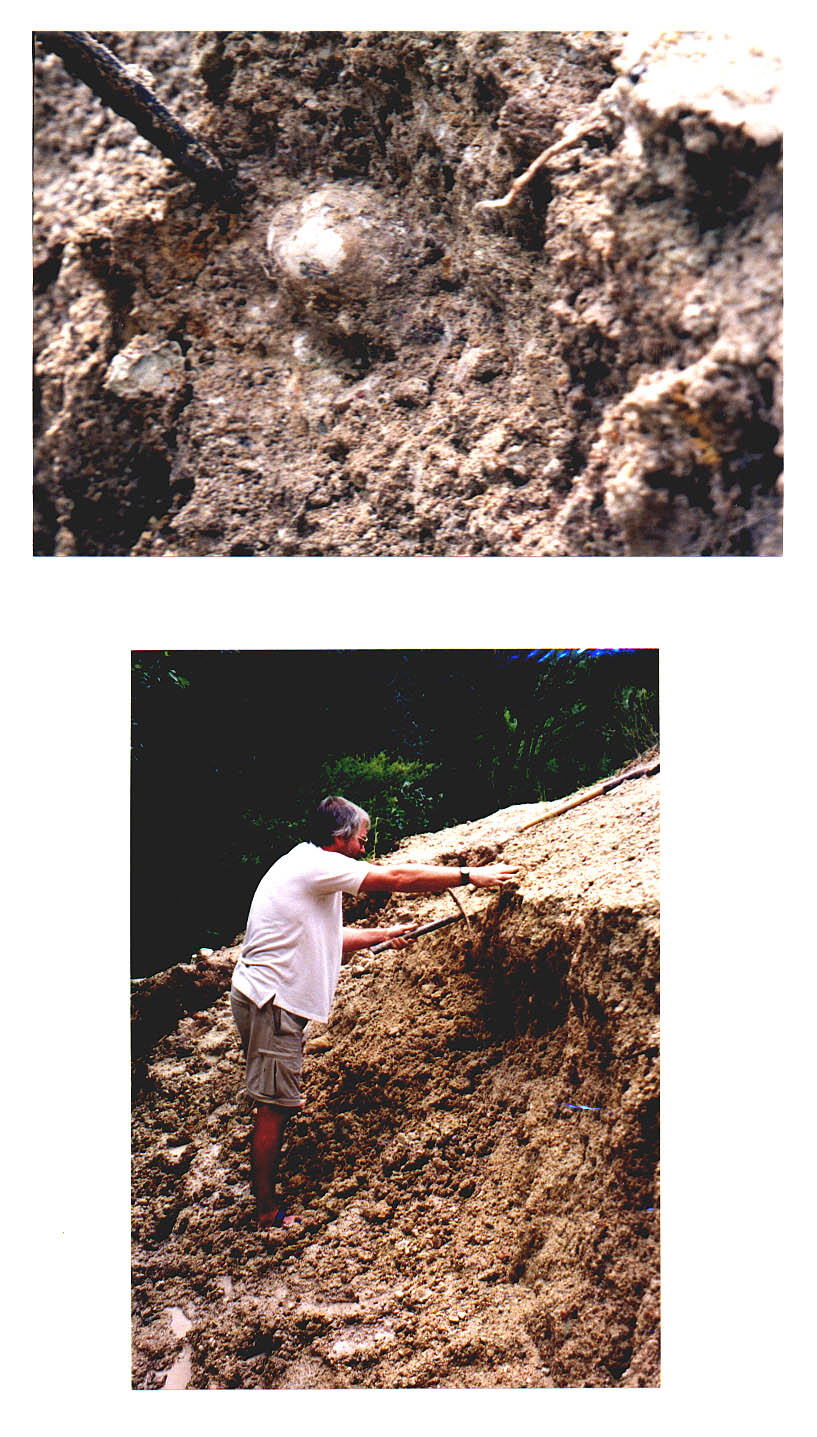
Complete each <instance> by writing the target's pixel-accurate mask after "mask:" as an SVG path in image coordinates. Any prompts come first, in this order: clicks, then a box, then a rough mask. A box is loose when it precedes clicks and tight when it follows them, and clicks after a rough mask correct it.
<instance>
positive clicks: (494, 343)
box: [34, 31, 783, 557]
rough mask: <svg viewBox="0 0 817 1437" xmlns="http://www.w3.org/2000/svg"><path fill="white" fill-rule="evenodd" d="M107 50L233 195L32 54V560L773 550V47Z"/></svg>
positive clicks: (263, 45) (688, 37) (776, 146)
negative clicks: (209, 198) (232, 208)
mask: <svg viewBox="0 0 817 1437" xmlns="http://www.w3.org/2000/svg"><path fill="white" fill-rule="evenodd" d="M100 38H101V39H102V40H103V41H104V42H105V43H106V44H107V45H108V46H109V47H110V48H112V49H113V50H114V51H115V52H116V53H117V55H118V56H119V57H120V58H121V60H122V61H123V62H125V63H128V64H132V65H135V66H137V67H141V69H142V70H143V71H144V72H145V74H146V77H147V78H148V79H149V80H150V83H151V84H152V86H153V88H154V89H155V92H156V93H157V95H158V96H159V98H160V99H161V100H162V101H164V102H165V103H166V104H167V105H168V106H169V107H170V108H171V110H172V111H173V112H174V114H176V115H177V116H178V118H179V119H180V120H182V121H184V122H186V123H187V124H188V125H190V126H191V127H192V128H193V129H194V130H195V132H196V133H197V134H198V135H200V136H201V138H202V139H203V140H204V141H205V142H206V144H207V145H208V146H209V147H210V148H211V149H212V150H214V151H215V152H216V153H217V154H218V155H219V156H220V157H221V158H222V160H224V161H225V162H226V163H228V164H229V165H231V166H232V167H233V169H234V172H235V175H236V179H237V183H238V185H239V187H240V189H241V192H242V194H243V202H242V204H241V206H240V208H239V209H238V211H237V212H235V213H229V212H227V211H222V210H220V209H219V207H218V206H217V205H208V204H206V203H204V202H203V200H202V199H200V198H199V196H198V195H197V193H196V190H195V187H194V185H193V184H192V182H190V181H188V180H187V179H185V178H184V177H183V176H182V175H180V174H179V173H178V172H177V171H176V170H175V169H174V168H173V167H172V165H171V164H170V162H169V161H168V160H166V159H164V158H163V157H162V156H161V155H160V154H159V153H158V151H156V150H154V149H153V148H151V146H150V145H149V144H148V142H147V141H146V140H144V139H142V138H141V137H140V136H139V135H137V134H136V132H135V131H134V129H133V128H132V127H131V126H130V125H129V124H128V122H127V121H125V120H124V119H121V118H118V117H117V116H115V115H114V114H113V113H112V112H111V111H109V110H105V109H103V107H102V105H101V104H100V102H99V101H98V100H96V99H95V98H94V96H93V95H92V93H91V92H90V90H89V89H88V88H87V87H86V86H84V85H83V84H82V83H81V82H80V81H77V80H74V79H72V78H71V77H70V76H69V75H68V74H67V73H66V71H65V69H64V68H63V66H62V64H61V62H60V60H59V59H58V58H57V57H56V56H55V55H51V54H46V53H45V52H44V51H43V50H42V48H41V47H39V46H38V47H36V49H35V66H34V71H35V170H34V266H35V268H34V283H35V407H36V432H35V509H36V527H35V552H36V553H38V554H40V555H59V556H70V555H135V556H154V557H156V556H168V557H173V556H196V555H233V556H254V555H259V556H266V555H312V556H314V555H341V556H345V555H364V556H365V555H381V556H382V555H436V556H469V555H482V556H490V555H503V556H523V557H525V556H566V555H641V554H668V555H733V554H734V555H768V554H778V553H780V551H781V544H782V539H781V522H782V466H783V460H782V429H783V420H782V349H781V309H782V277H781V271H782V265H781V255H782V198H781V195H782V174H781V163H782V162H781V153H782V132H781V123H780V63H779V61H778V60H777V59H776V57H775V56H774V55H771V54H768V53H766V52H764V51H763V50H762V49H758V48H752V46H751V45H750V44H749V42H748V41H747V40H746V39H745V38H738V37H736V38H732V39H730V38H729V37H724V36H715V35H705V34H693V33H684V32H673V33H672V34H669V35H662V34H657V33H656V34H654V35H652V36H650V35H639V36H628V35H624V34H619V33H613V32H591V31H581V32H547V33H536V32H525V33H504V32H491V33H488V34H478V33H474V34H472V33H459V32H457V33H448V32H435V33H432V34H422V33H399V32H391V31H389V32H384V33H357V32H355V33H352V32H349V33H343V32H331V33H323V32H304V33H286V34H279V33H271V32H243V31H239V32H209V31H208V32H196V33H193V32H176V31H173V32H138V31H134V32H128V33H113V32H100ZM560 140H568V141H569V143H568V144H567V145H566V146H562V148H560V149H559V150H558V151H557V152H556V153H555V154H554V155H553V157H552V158H551V160H549V161H548V163H547V164H545V165H544V166H543V167H541V168H540V169H539V170H538V171H537V173H536V174H535V175H534V176H533V178H532V179H531V181H530V182H529V183H528V184H527V185H526V186H525V187H524V188H523V189H522V190H521V192H520V193H519V194H518V195H517V197H516V198H515V199H514V200H513V202H512V203H511V204H509V205H508V206H507V207H505V208H502V209H485V208H479V206H480V204H481V202H483V201H485V200H494V199H496V198H498V197H501V196H503V195H505V194H506V193H507V191H508V190H509V187H510V185H511V183H512V182H513V180H514V179H515V178H516V177H517V176H519V175H521V174H522V173H523V172H524V171H525V170H526V168H527V167H528V166H529V165H530V164H531V163H532V161H534V160H535V159H536V157H537V156H538V155H539V154H540V153H542V151H543V150H545V149H547V148H548V147H550V146H551V145H555V144H557V143H558V142H559V141H560Z"/></svg>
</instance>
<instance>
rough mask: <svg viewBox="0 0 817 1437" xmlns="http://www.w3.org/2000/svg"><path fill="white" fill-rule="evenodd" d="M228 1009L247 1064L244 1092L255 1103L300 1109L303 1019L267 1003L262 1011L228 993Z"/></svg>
mask: <svg viewBox="0 0 817 1437" xmlns="http://www.w3.org/2000/svg"><path fill="white" fill-rule="evenodd" d="M230 1007H231V1008H232V1010H233V1018H234V1019H235V1025H236V1027H237V1029H238V1033H239V1037H240V1038H241V1047H242V1049H243V1052H244V1057H245V1058H246V1060H247V1092H248V1093H249V1095H250V1097H251V1098H252V1099H253V1100H254V1101H255V1102H256V1103H272V1104H274V1106H275V1107H276V1108H290V1109H295V1108H302V1107H303V1103H304V1100H303V1097H302V1095H301V1068H302V1066H303V1056H304V1041H305V1039H304V1028H305V1027H306V1024H307V1019H306V1018H301V1017H299V1016H298V1014H297V1013H289V1012H287V1010H286V1008H279V1007H277V1005H276V1004H275V1002H274V1001H273V999H270V1001H269V1002H268V1003H265V1004H264V1006H263V1007H262V1008H259V1007H258V1006H257V1004H255V1003H253V1002H252V1001H251V999H249V998H247V997H245V996H244V994H243V993H239V991H238V989H237V988H231V989H230Z"/></svg>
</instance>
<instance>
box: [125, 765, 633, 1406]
mask: <svg viewBox="0 0 817 1437" xmlns="http://www.w3.org/2000/svg"><path fill="white" fill-rule="evenodd" d="M659 781H660V780H659V776H658V775H657V774H656V773H653V774H651V775H649V776H645V777H642V778H638V779H635V780H632V781H629V782H627V783H624V784H622V785H621V786H620V787H618V788H616V789H614V790H613V791H611V792H610V793H607V794H605V795H603V796H600V797H597V798H594V799H592V800H590V801H588V802H587V803H585V804H583V805H582V806H580V807H577V808H575V809H574V810H572V811H571V812H569V813H565V814H563V815H561V816H559V817H556V818H554V819H553V820H551V821H550V822H546V823H542V824H538V825H537V826H535V827H533V828H529V829H527V830H526V832H524V833H520V829H521V827H522V824H523V823H525V822H526V821H528V820H529V819H531V818H533V817H537V816H538V815H540V814H541V813H543V812H545V811H546V808H545V807H544V806H543V805H522V806H517V807H514V808H510V809H506V810H504V811H502V812H500V813H497V814H494V815H492V816H490V817H488V818H485V819H482V820H480V821H478V822H474V823H469V824H464V825H462V826H461V827H458V828H454V829H450V830H448V831H446V832H443V833H438V834H434V835H428V836H425V837H423V838H417V839H413V840H411V841H410V842H407V843H405V844H404V845H402V847H401V849H400V850H399V852H400V853H401V855H402V856H403V857H404V858H410V859H414V860H417V861H433V862H434V861H436V862H457V861H463V862H470V863H477V862H480V861H483V862H484V861H489V860H490V857H491V855H496V854H501V855H502V857H503V859H505V860H507V861H508V862H512V863H516V864H518V865H519V866H520V870H521V872H520V877H519V882H518V885H517V886H516V887H515V888H514V889H509V890H505V891H503V892H502V893H493V894H492V893H489V892H487V891H483V892H480V891H478V890H472V891H467V892H466V891H465V890H461V893H462V894H463V901H464V903H465V906H466V908H467V912H468V920H469V921H468V923H467V924H466V923H465V922H463V921H461V922H459V923H457V924H454V925H452V926H450V927H448V928H443V929H441V930H439V931H438V932H436V933H433V934H430V935H428V936H427V937H424V938H421V939H417V940H416V941H415V943H414V944H413V945H411V946H410V947H409V948H407V949H405V950H404V951H403V952H402V953H399V954H398V953H394V952H391V951H388V952H386V953H383V954H379V955H376V956H373V955H371V954H369V953H360V954H357V955H354V957H353V959H352V961H351V962H350V963H349V964H347V965H346V966H345V967H344V968H343V970H342V972H341V980H340V984H339V988H338V994H337V997H336V1001H335V1006H334V1009H333V1011H332V1014H331V1017H330V1021H329V1023H328V1024H326V1025H322V1024H317V1023H310V1024H309V1026H308V1028H307V1038H308V1042H307V1056H306V1064H305V1072H304V1085H305V1091H306V1098H307V1101H306V1107H305V1109H304V1110H303V1111H302V1112H301V1113H300V1114H299V1115H298V1116H297V1118H296V1119H294V1120H293V1123H292V1124H291V1127H290V1134H289V1137H288V1142H287V1146H286V1149H285V1155H284V1162H283V1166H282V1173H281V1185H282V1188H283V1190H284V1193H285V1197H286V1200H287V1203H288V1205H289V1208H290V1210H291V1211H293V1212H295V1213H298V1214H299V1215H300V1216H301V1218H302V1224H301V1226H300V1228H298V1229H297V1230H293V1229H287V1230H285V1231H282V1232H279V1233H276V1234H275V1235H274V1236H273V1237H272V1238H271V1239H269V1240H268V1241H266V1242H265V1241H262V1239H261V1238H260V1237H259V1235H258V1234H257V1232H256V1231H255V1228H254V1213H253V1202H252V1195H251V1189H250V1182H249V1152H248V1139H249V1130H250V1120H251V1114H250V1110H249V1107H248V1103H247V1099H246V1095H245V1092H244V1088H243V1061H242V1058H241V1053H240V1048H239V1044H238V1039H237V1034H236V1032H235V1029H234V1026H233V1022H232V1018H231V1014H230V1009H229V1000H228V995H227V990H228V987H229V983H230V975H231V972H232V968H233V965H234V963H235V959H236V957H237V955H238V951H239V950H238V948H232V949H225V950H222V951H221V952H219V953H216V954H214V955H212V956H209V955H208V956H199V957H198V958H197V959H196V960H194V961H193V962H191V963H187V964H184V965H180V966H178V967H176V968H174V969H171V970H169V971H168V972H166V973H164V974H159V975H157V976H155V977H153V978H147V979H142V980H139V981H138V982H136V983H134V985H133V987H134V993H133V1033H134V1060H135V1061H134V1070H135V1097H134V1113H133V1217H134V1240H133V1384H134V1386H135V1387H136V1388H148V1389H151V1388H153V1389H155V1388H160V1387H171V1388H172V1387H189V1388H211V1389H212V1388H339V1387H344V1388H350V1387H363V1388H409V1387H410V1388H422V1387H425V1388H467V1387H491V1388H501V1387H515V1388H520V1387H540V1388H542V1387H655V1386H657V1385H658V1383H659V1238H658V1232H659V1193H658V1130H659V1077H658V1067H659V1032H658V1021H659V1014H658V1006H659V999H658V992H659ZM249 896H250V895H248V899H249ZM453 911H454V905H453V904H452V903H451V899H450V897H449V895H448V894H442V895H439V896H436V897H429V896H425V897H412V898H406V897H402V898H401V897H399V896H394V897H388V898H385V901H381V902H380V903H379V904H378V905H377V906H376V907H375V906H374V904H373V900H369V904H368V906H367V904H366V903H365V902H357V903H353V904H351V905H350V907H349V910H348V912H347V914H346V921H347V922H351V923H355V922H360V921H364V922H365V921H366V920H367V919H368V920H370V919H371V918H372V917H373V915H374V913H375V912H377V915H378V921H381V920H383V921H389V922H394V921H397V922H399V921H404V920H414V919H419V920H422V921H425V920H432V919H435V918H438V917H444V916H447V915H448V914H450V913H452V912H453Z"/></svg>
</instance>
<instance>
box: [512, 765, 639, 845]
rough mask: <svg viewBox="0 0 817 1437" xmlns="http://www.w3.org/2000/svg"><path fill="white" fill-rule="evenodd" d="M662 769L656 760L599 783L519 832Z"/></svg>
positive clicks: (533, 821)
mask: <svg viewBox="0 0 817 1437" xmlns="http://www.w3.org/2000/svg"><path fill="white" fill-rule="evenodd" d="M660 767H661V760H660V759H655V760H654V762H653V763H648V764H645V765H644V767H643V768H631V769H628V771H627V773H620V774H618V775H617V776H616V777H615V778H606V779H605V780H604V782H603V783H597V784H596V785H595V787H594V788H588V790H587V792H586V793H581V794H579V796H578V798H569V799H568V800H567V802H566V803H560V804H557V806H556V807H555V808H551V809H550V811H549V812H548V813H542V814H540V816H539V817H538V818H532V819H531V820H530V822H529V823H523V824H522V827H521V828H520V829H519V830H518V831H519V833H524V832H525V829H526V828H533V827H534V826H535V825H536V824H537V823H544V822H545V821H546V820H547V819H548V818H558V817H559V815H560V814H562V813H568V812H569V811H570V809H571V808H578V806H579V804H580V803H588V802H589V801H590V799H591V798H600V797H601V795H602V794H603V793H609V792H610V790H611V789H613V788H618V786H619V784H620V783H626V781H627V779H628V778H647V777H648V776H649V775H650V774H652V773H657V772H658V770H659V768H660Z"/></svg>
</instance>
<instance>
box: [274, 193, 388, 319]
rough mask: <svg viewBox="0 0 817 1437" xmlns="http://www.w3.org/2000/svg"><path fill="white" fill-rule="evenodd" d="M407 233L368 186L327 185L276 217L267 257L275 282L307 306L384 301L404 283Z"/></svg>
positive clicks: (278, 211) (291, 203) (288, 204)
mask: <svg viewBox="0 0 817 1437" xmlns="http://www.w3.org/2000/svg"><path fill="white" fill-rule="evenodd" d="M407 239H408V236H407V233H406V230H405V229H404V227H403V225H402V224H401V223H400V221H399V220H397V219H395V218H393V217H392V216H391V215H389V214H388V213H387V212H386V210H385V208H384V200H383V197H382V196H381V195H378V194H377V192H376V191H374V190H373V189H371V188H370V187H369V186H368V185H342V184H334V185H326V186H324V187H323V188H322V189H320V190H316V191H315V192H314V193H313V194H311V195H307V196H306V198H305V199H303V200H288V201H286V202H285V203H284V204H282V205H279V206H278V208H277V209H276V210H275V211H274V212H273V215H272V219H271V221H270V226H269V229H268V231H267V253H268V255H269V258H270V261H271V264H272V268H273V271H274V274H275V278H276V279H277V280H278V281H279V283H281V284H282V286H283V287H284V288H285V289H287V290H288V291H289V292H290V293H291V294H292V295H293V296H295V297H296V298H298V299H299V300H301V301H302V302H305V303H306V304H307V306H309V305H310V303H312V302H317V303H319V304H320V306H321V307H325V305H326V303H327V301H330V302H331V301H334V302H335V303H336V304H339V305H340V304H342V305H348V304H350V303H355V302H360V301H362V302H364V303H368V302H369V301H370V300H374V299H377V300H380V299H381V298H382V296H383V295H384V293H386V292H387V291H388V290H389V289H392V288H393V287H394V286H395V285H396V284H397V282H398V281H399V278H400V271H401V260H402V259H403V257H404V255H405V252H406V246H407Z"/></svg>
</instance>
